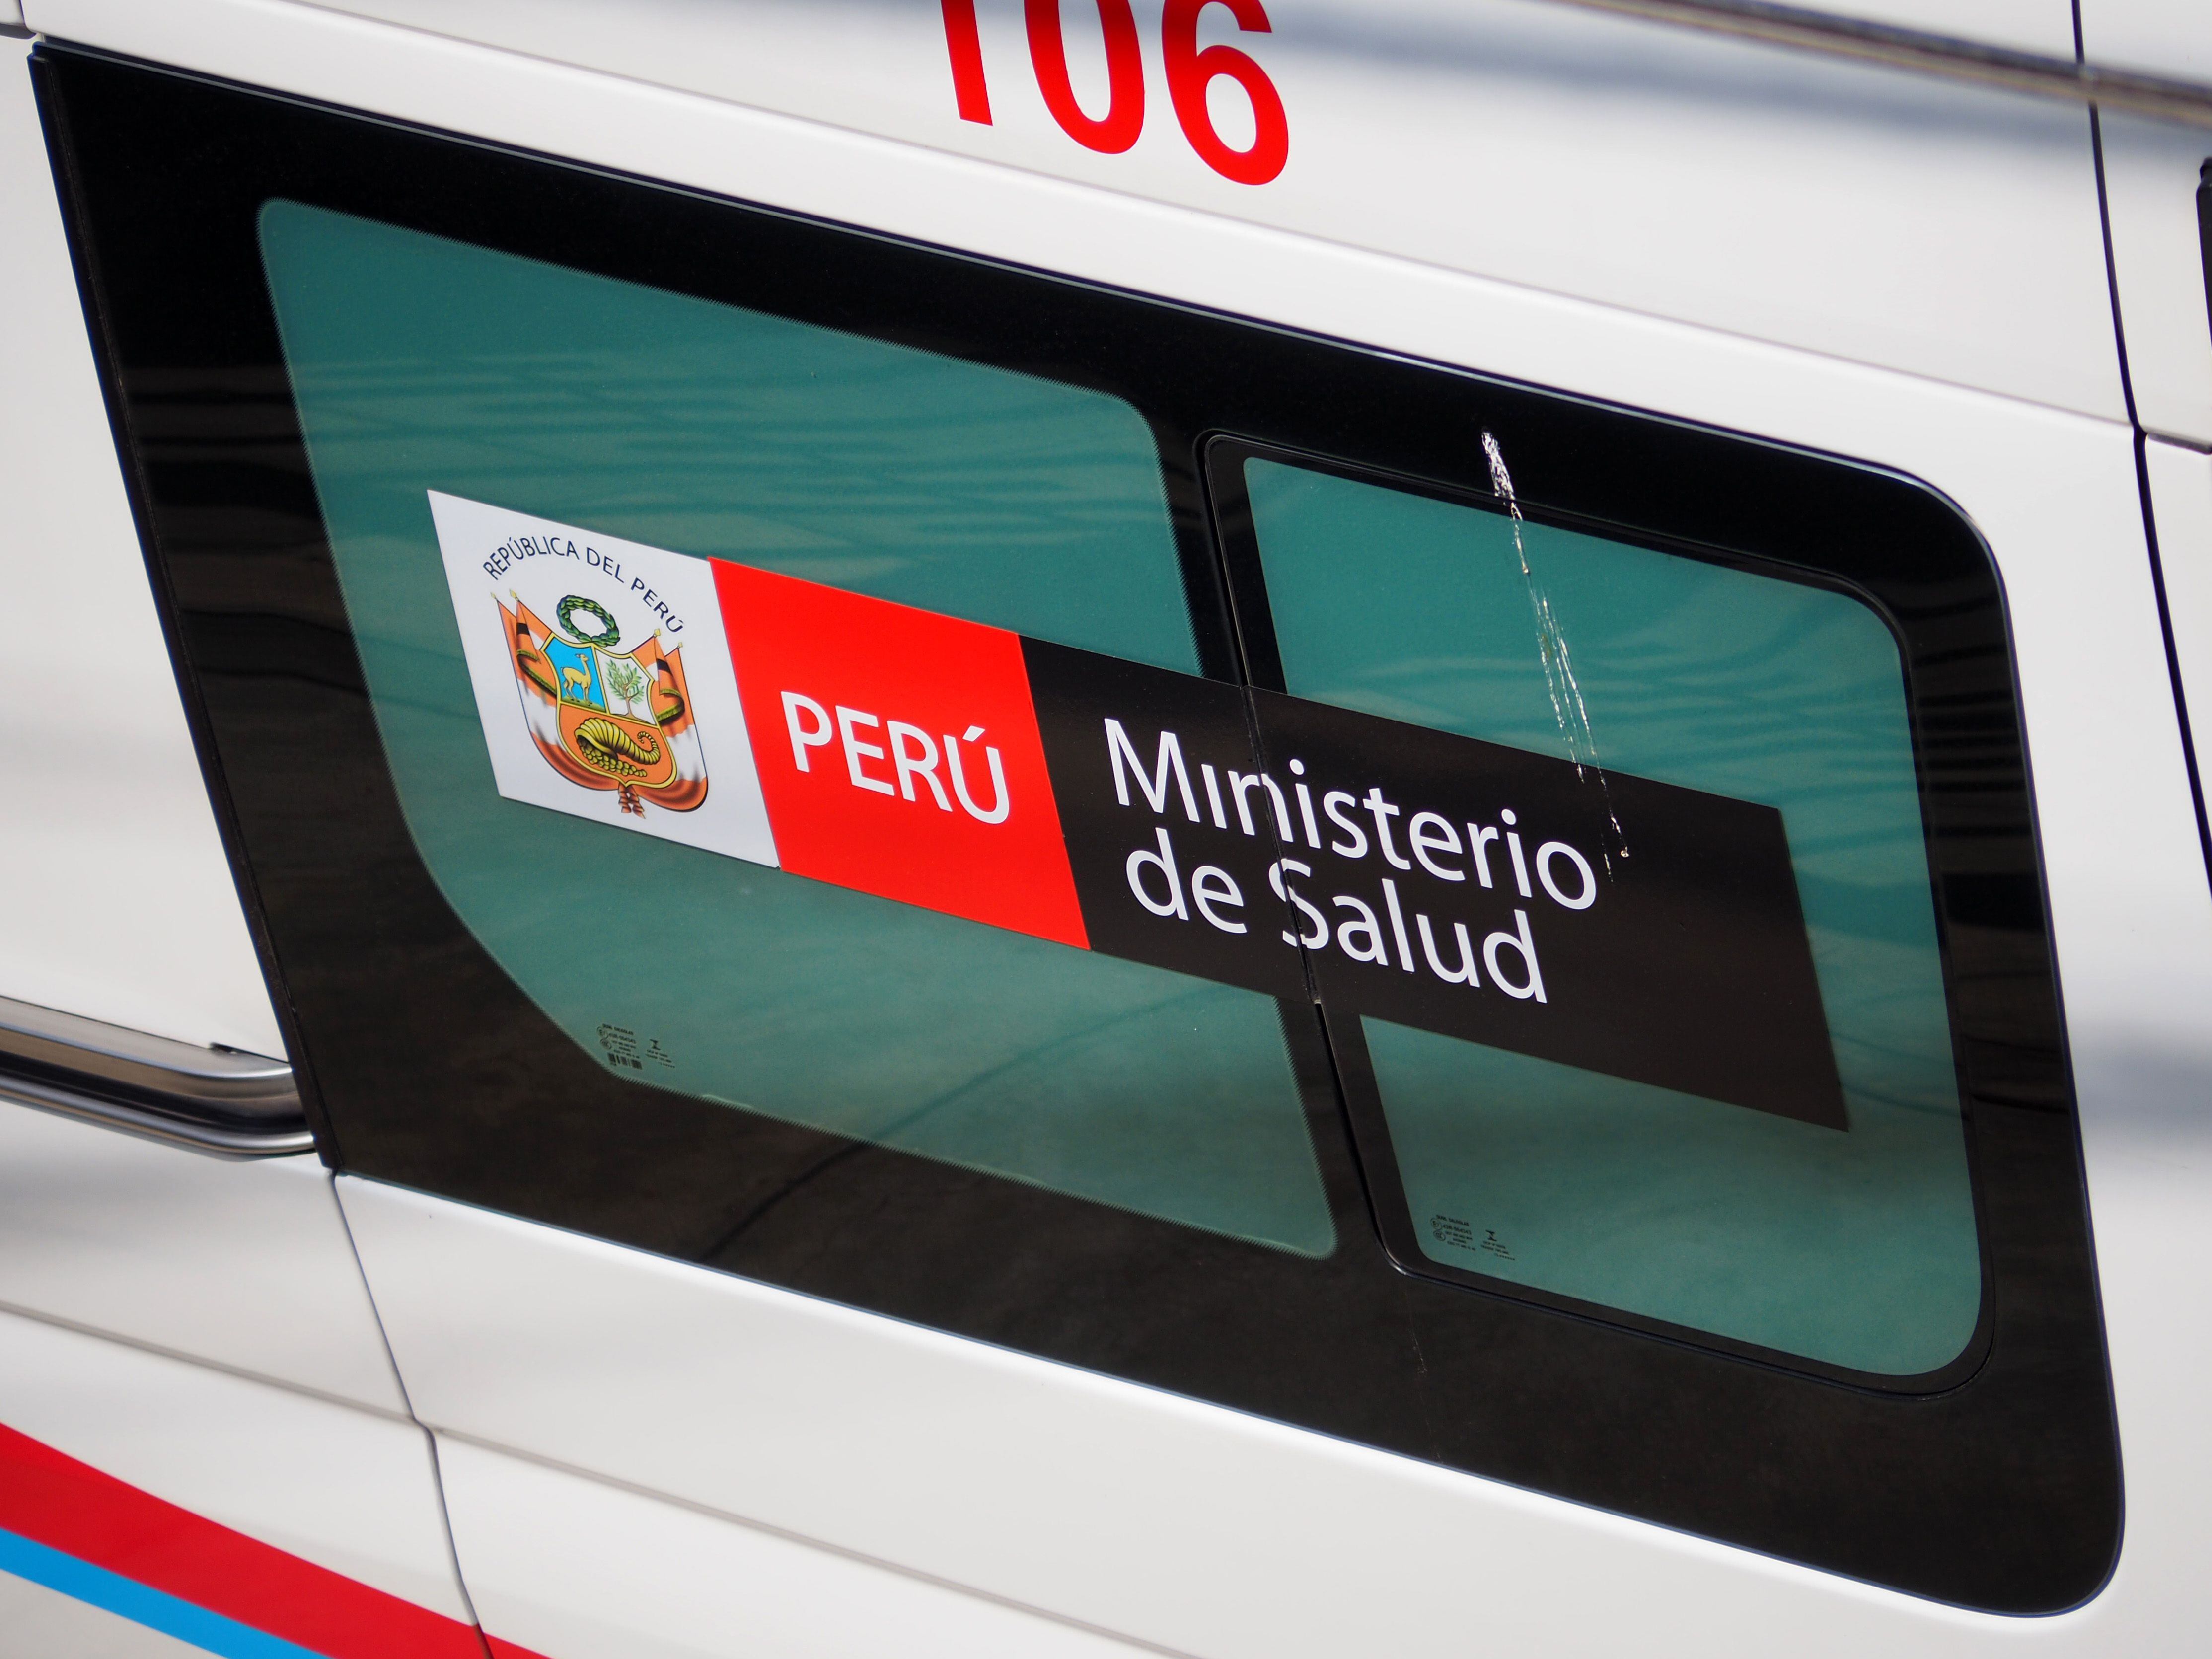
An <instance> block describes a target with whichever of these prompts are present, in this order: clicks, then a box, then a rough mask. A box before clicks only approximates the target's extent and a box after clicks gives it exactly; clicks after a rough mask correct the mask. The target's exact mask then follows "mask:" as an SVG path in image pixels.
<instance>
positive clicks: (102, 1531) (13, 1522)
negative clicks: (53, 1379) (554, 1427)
mask: <svg viewBox="0 0 2212 1659" xmlns="http://www.w3.org/2000/svg"><path fill="white" fill-rule="evenodd" d="M331 1501H332V1502H334V1503H343V1501H344V1496H343V1493H334V1494H332V1499H331ZM0 1527H4V1528H7V1529H8V1530H9V1531H10V1532H13V1533H17V1534H21V1536H23V1537H25V1538H29V1539H33V1540H34V1541H37V1542H39V1543H41V1544H44V1545H46V1547H48V1548H50V1549H57V1550H60V1551H62V1552H63V1553H65V1554H69V1555H74V1556H76V1558H77V1559H79V1560H82V1561H89V1562H91V1563H92V1564H93V1565H94V1566H100V1567H105V1568H106V1569H107V1571H110V1572H113V1573H119V1574H121V1575H122V1576H123V1577H126V1578H132V1579H136V1580H137V1582H138V1583H142V1584H145V1585H149V1586H150V1587H151V1588H153V1589H158V1590H161V1591H163V1592H165V1593H166V1594H167V1595H173V1596H175V1597H177V1598H178V1599H179V1601H190V1602H191V1603H192V1604H193V1605H194V1606H196V1607H205V1608H206V1609H207V1610H208V1611H209V1612H210V1613H221V1614H222V1616H223V1617H224V1618H226V1619H234V1620H237V1621H238V1622H239V1623H240V1624H241V1625H250V1626H252V1627H253V1628H254V1629H256V1630H258V1631H265V1632H268V1633H269V1634H270V1635H271V1636H277V1637H282V1638H283V1639H284V1640H285V1641H288V1642H294V1643H297V1644H299V1645H300V1646H301V1647H303V1648H308V1649H311V1650H313V1651H314V1652H316V1653H319V1654H325V1655H328V1656H329V1659H400V1656H404V1659H418V1656H420V1659H483V1647H482V1645H481V1644H479V1642H478V1640H477V1630H476V1626H473V1625H466V1624H463V1623H461V1622H460V1621H459V1620H454V1619H448V1618H447V1617H446V1615H445V1614H443V1613H434V1612H432V1611H431V1610H430V1609H429V1608H428V1607H418V1606H416V1604H415V1603H414V1602H412V1601H406V1600H404V1598H402V1597H400V1596H397V1595H388V1594H386V1592H385V1591H383V1590H380V1589H374V1588H373V1587H372V1586H370V1585H368V1584H364V1583H361V1582H360V1581H359V1580H357V1579H353V1578H348V1577H345V1575H344V1574H343V1573H337V1572H332V1571H331V1570H330V1569H329V1568H327V1567H319V1566H317V1565H315V1564H314V1563H313V1562H312V1561H304V1560H302V1559H300V1558H299V1557H298V1556H296V1555H291V1554H288V1553H286V1552H284V1551H283V1550H280V1549H278V1548H276V1547H274V1546H273V1545H270V1544H264V1543H263V1542H261V1541H259V1540H258V1539H255V1538H249V1537H247V1536H246V1534H244V1533H242V1532H234V1531H233V1530H232V1529H231V1528H228V1527H226V1526H223V1525H222V1524H221V1523H220V1522H215V1521H210V1520H209V1519H208V1518H207V1517H206V1516H203V1515H196V1514H194V1513H193V1512H192V1511H191V1510H187V1509H180V1508H179V1507H178V1506H177V1505H176V1504H172V1503H170V1502H168V1501H167V1499H165V1498H156V1497H155V1496H154V1495H153V1494H152V1493H151V1492H142V1491H140V1490H139V1489H138V1488H137V1487H136V1486H131V1485H129V1484H128V1483H126V1482H125V1481H121V1480H117V1479H116V1478H115V1477H114V1476H113V1475H112V1474H103V1473H101V1472H100V1470H98V1469H96V1468H93V1467H92V1466H91V1465H90V1464H88V1463H80V1462H77V1460H76V1459H75V1458H73V1457H70V1456H69V1455H66V1454H64V1453H62V1452H58V1451H56V1450H55V1449H53V1448H52V1447H51V1446H48V1445H45V1444H42V1443H40V1442H39V1441H36V1440H33V1439H32V1438H31V1437H29V1436H27V1435H24V1434H20V1433H18V1432H17V1431H15V1430H14V1429H11V1428H9V1427H7V1426H6V1425H0ZM507 1656H508V1659H534V1656H530V1655H528V1654H526V1652H525V1650H522V1649H520V1648H515V1647H513V1646H511V1645H508V1646H507Z"/></svg>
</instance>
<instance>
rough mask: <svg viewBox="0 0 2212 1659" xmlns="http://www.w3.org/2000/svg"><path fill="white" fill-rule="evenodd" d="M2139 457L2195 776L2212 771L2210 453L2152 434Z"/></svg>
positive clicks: (2211, 506)
mask: <svg viewBox="0 0 2212 1659" xmlns="http://www.w3.org/2000/svg"><path fill="white" fill-rule="evenodd" d="M2143 461H2144V464H2145V466H2146V469H2147V470H2148V472H2149V475H2150V496H2151V514H2152V519H2153V521H2154V524H2155V525H2156V526H2157V528H2158V561H2159V568H2160V571H2161V573H2162V574H2164V576H2165V579H2166V612H2167V616H2168V618H2169V620H2170V623H2171V625H2172V632H2173V651H2174V658H2175V660H2176V661H2177V662H2178V663H2179V665H2180V668H2181V680H2182V686H2183V689H2184V695H2185V697H2186V699H2187V702H2188V708H2189V726H2190V737H2191V741H2192V742H2193V743H2194V744H2195V746H2196V751H2197V775H2198V776H2199V777H2200V778H2201V777H2203V776H2204V775H2206V774H2207V772H2208V771H2212V455H2208V454H2206V453H2204V452H2203V450H2200V449H2187V448H2184V447H2182V446H2180V445H2179V444H2170V443H2160V442H2159V441H2157V440H2155V439H2154V440H2152V441H2150V442H2149V443H2148V444H2147V445H2145V446H2144V449H2143Z"/></svg>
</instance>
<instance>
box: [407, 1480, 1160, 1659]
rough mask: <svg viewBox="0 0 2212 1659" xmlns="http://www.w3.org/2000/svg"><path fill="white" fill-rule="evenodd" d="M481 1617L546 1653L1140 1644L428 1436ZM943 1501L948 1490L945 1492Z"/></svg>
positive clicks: (1013, 1654) (1113, 1651) (1011, 1649)
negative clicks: (456, 1519)
mask: <svg viewBox="0 0 2212 1659" xmlns="http://www.w3.org/2000/svg"><path fill="white" fill-rule="evenodd" d="M439 1464H440V1467H441V1470H442V1471H443V1474H444V1478H445V1484H446V1492H447V1500H448V1502H449V1503H450V1504H452V1505H453V1511H454V1513H455V1514H456V1515H457V1516H460V1517H461V1518H462V1519H461V1529H460V1530H459V1533H458V1534H456V1536H455V1539H454V1542H455V1545H456V1547H458V1549H459V1554H460V1559H461V1564H462V1571H464V1572H465V1574H466V1575H467V1577H468V1582H469V1587H470V1592H471V1596H472V1598H473V1599H474V1601H475V1602H476V1606H477V1614H478V1616H479V1617H480V1618H481V1619H482V1620H483V1625H484V1629H485V1630H486V1631H487V1632H489V1633H490V1634H491V1635H493V1636H495V1637H497V1638H501V1639H503V1640H506V1641H510V1642H515V1643H519V1644H521V1645H522V1646H524V1647H526V1648H531V1649H533V1650H537V1651H538V1652H542V1653H547V1654H557V1655H558V1656H560V1659H694V1656H697V1655H702V1654H721V1653H743V1654H744V1655H746V1656H748V1659H865V1656H872V1655H876V1654H881V1653H884V1652H885V1651H887V1650H895V1651H896V1652H897V1653H898V1654H899V1655H901V1656H902V1659H940V1656H941V1659H1112V1656H1115V1655H1117V1654H1118V1655H1124V1656H1131V1655H1133V1654H1135V1653H1137V1652H1139V1651H1141V1650H1138V1649H1133V1648H1131V1647H1129V1646H1128V1645H1127V1644H1124V1643H1121V1642H1116V1641H1113V1640H1111V1639H1109V1638H1106V1637H1103V1636H1101V1635H1099V1634H1098V1633H1097V1632H1093V1631H1086V1630H1082V1629H1079V1628H1077V1627H1075V1626H1070V1625H1067V1624H1064V1623H1061V1622H1060V1621H1058V1620H1050V1619H1042V1618H1039V1617H1038V1616H1037V1615H1036V1614H1035V1613H1029V1612H1025V1611H1024V1610H1023V1609H1021V1608H1019V1607H1008V1606H1006V1605H1005V1604H1004V1603H1001V1602H997V1601H988V1600H986V1599H984V1598H982V1597H980V1596H975V1595H966V1594H963V1593H962V1592H961V1591H959V1590H957V1589H951V1588H949V1587H947V1586H945V1585H943V1584H938V1583H931V1582H930V1581H929V1580H927V1579H926V1578H918V1577H915V1576H913V1575H912V1574H908V1573H901V1572H894V1571H888V1570H887V1569H885V1568H883V1567H881V1566H878V1565H873V1564H871V1563H869V1562H866V1561H861V1560H858V1559H854V1558H853V1557H850V1556H843V1555H836V1554H833V1553H829V1552H828V1551H824V1550H822V1549H818V1548H815V1547H811V1546H810V1545H807V1544H805V1543H802V1542H799V1541H797V1540H794V1539H791V1538H787V1537H782V1536H780V1535H778V1534H775V1533H772V1532H765V1531H763V1530H762V1529H760V1528H757V1527H745V1526H738V1525H733V1524H732V1522H728V1521H726V1520H723V1519H720V1518H719V1517H717V1516H711V1515H706V1514H702V1513H701V1512H700V1511H699V1510H695V1509H690V1508H686V1507H684V1506H682V1505H680V1504H669V1503H664V1502H660V1501H659V1500H657V1499H654V1498H648V1497H646V1496H644V1495H643V1494H641V1493H639V1492H629V1491H625V1490H624V1489H623V1488H622V1487H619V1486H608V1485H606V1484H605V1483H603V1482H600V1481H597V1480H580V1479H578V1478H577V1477H576V1476H574V1475H573V1474H568V1473H565V1472H563V1471H560V1470H556V1469H549V1468H544V1467H543V1466H542V1465H539V1464H536V1463H531V1462H525V1461H523V1460H521V1459H520V1458H514V1457H508V1456H505V1455H501V1454H500V1453H498V1452H495V1451H489V1450H486V1449H484V1448H483V1447H480V1446H474V1445H471V1444H469V1443H466V1442H464V1441H455V1440H452V1439H447V1440H444V1441H442V1442H441V1445H440V1449H439ZM946 1499H947V1503H948V1504H956V1503H957V1501H958V1500H957V1496H956V1495H954V1494H951V1493H948V1494H946Z"/></svg>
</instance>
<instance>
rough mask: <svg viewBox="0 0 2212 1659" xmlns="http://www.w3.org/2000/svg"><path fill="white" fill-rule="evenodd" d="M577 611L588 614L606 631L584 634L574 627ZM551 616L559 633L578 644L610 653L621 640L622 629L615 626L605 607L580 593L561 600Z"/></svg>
mask: <svg viewBox="0 0 2212 1659" xmlns="http://www.w3.org/2000/svg"><path fill="white" fill-rule="evenodd" d="M578 611H585V612H586V613H588V614H589V615H590V616H591V617H592V618H593V619H594V620H595V621H597V622H598V623H600V625H601V626H602V627H604V628H605V629H606V631H605V633H603V634H586V632H584V630H583V629H580V628H579V627H577V626H576V620H575V618H576V613H577V612H578ZM553 614H554V616H555V617H556V618H557V619H558V620H559V622H560V623H561V631H562V633H564V634H566V635H568V636H569V637H570V638H571V639H573V640H575V641H577V642H578V643H579V644H582V645H589V646H596V647H598V648H599V649H600V650H602V651H611V650H612V649H613V648H614V646H615V644H616V642H617V641H619V640H620V639H621V638H622V629H619V628H617V627H616V626H615V619H614V618H613V617H611V616H610V615H609V614H608V613H607V608H606V606H605V605H601V604H600V603H599V601H598V600H597V599H586V598H584V597H583V595H581V594H580V593H571V594H570V595H569V596H568V598H567V599H563V600H562V601H561V603H560V604H559V605H556V606H555V607H554V611H553Z"/></svg>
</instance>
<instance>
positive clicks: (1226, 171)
mask: <svg viewBox="0 0 2212 1659" xmlns="http://www.w3.org/2000/svg"><path fill="white" fill-rule="evenodd" d="M1095 3H1096V4H1097V7H1098V21H1099V24H1100V26H1101V27H1102V28H1103V30H1104V32H1105V36H1106V85H1107V99H1106V113H1105V114H1104V115H1103V116H1101V117H1099V118H1097V119H1096V120H1093V119H1092V118H1091V117H1090V116H1088V115H1085V113H1084V112H1083V106H1081V105H1079V104H1078V103H1077V102H1076V101H1075V88H1074V87H1073V85H1072V84H1071V83H1070V82H1069V81H1068V78H1067V48H1066V42H1065V41H1063V40H1061V38H1060V0H1023V6H1022V11H1023V16H1024V21H1026V22H1027V23H1028V25H1029V37H1030V66H1031V67H1032V68H1033V69H1035V70H1036V80H1037V90H1038V91H1039V92H1041V93H1042V94H1044V102H1045V107H1046V108H1047V109H1048V110H1050V111H1051V112H1052V118H1053V119H1054V120H1055V121H1057V122H1059V123H1060V130H1061V131H1064V132H1066V134H1067V136H1068V137H1071V138H1073V139H1074V140H1075V142H1076V143H1079V144H1081V145H1082V146H1084V147H1085V149H1095V150H1097V151H1099V152H1100V153H1101V154H1103V155H1120V154H1121V152H1122V151H1123V150H1125V149H1128V148H1129V147H1130V146H1131V145H1132V144H1133V143H1136V142H1137V135H1138V134H1139V132H1141V131H1143V130H1144V125H1145V65H1144V59H1143V58H1142V57H1141V55H1140V54H1139V51H1138V47H1137V20H1136V18H1135V17H1134V16H1133V15H1131V13H1130V10H1129V0H1095ZM944 6H945V48H946V50H947V51H948V52H949V53H950V54H951V58H952V93H953V97H954V98H955V100H957V103H958V106H959V110H960V118H961V119H962V120H963V121H980V122H982V123H984V124H985V125H988V124H989V122H990V119H991V94H990V90H989V88H987V86H986V85H985V84H984V81H983V46H982V41H981V37H980V35H979V34H978V33H977V30H976V27H975V0H944ZM1208 6H1226V7H1227V8H1228V9H1229V15H1231V16H1232V17H1234V18H1235V19H1236V20H1237V27H1239V28H1241V29H1243V31H1244V32H1245V33H1248V34H1266V33H1269V25H1268V22H1267V9H1266V8H1265V7H1264V6H1263V5H1262V4H1261V0H1167V6H1166V9H1165V11H1164V14H1163V15H1162V16H1161V18H1160V52H1161V55H1162V57H1163V58H1165V59H1166V63H1167V72H1168V97H1169V100H1170V101H1171V102H1172V103H1173V104H1174V105H1175V112H1176V121H1177V122H1178V123H1179V124H1180V125H1182V131H1183V137H1186V138H1188V139H1189V140H1190V147H1191V148H1192V149H1194V150H1196V151H1197V152H1198V155H1199V159H1200V161H1204V162H1205V163H1206V166H1208V167H1212V169H1213V170H1214V171H1215V172H1216V173H1219V174H1220V175H1221V176H1222V177H1223V178H1225V179H1231V180H1233V181H1235V182H1236V183H1237V184H1240V185H1264V184H1266V183H1267V181H1268V180H1269V179H1273V177H1274V176H1275V175H1276V174H1277V173H1280V172H1281V171H1282V170H1283V163H1284V162H1285V161H1288V160H1290V155H1291V126H1290V121H1289V119H1288V118H1286V117H1285V115H1284V113H1283V100H1282V95H1281V94H1279V93H1278V92H1277V91H1276V90H1275V83H1274V82H1272V81H1270V80H1269V79H1268V78H1267V70H1263V69H1261V67H1260V66H1259V64H1255V63H1254V62H1253V61H1252V59H1251V58H1249V57H1247V56H1246V55H1245V54H1244V53H1243V52H1239V51H1237V48H1236V47H1234V46H1208V47H1206V50H1205V51H1203V52H1200V50H1199V47H1198V20H1199V15H1200V13H1202V12H1203V11H1205V9H1206V8H1207V7H1208ZM1221 75H1225V76H1228V77H1229V78H1230V79H1231V80H1232V81H1234V82H1237V85H1238V86H1240V87H1242V88H1243V89H1244V95H1245V96H1246V97H1247V98H1249V99H1250V100H1252V125H1253V135H1252V145H1251V148H1250V149H1231V148H1230V146H1229V145H1228V144H1227V143H1225V142H1224V141H1223V139H1222V137H1221V135H1220V134H1219V133H1218V132H1216V131H1214V130H1213V118H1212V115H1211V113H1209V112H1208V111H1207V109H1206V88H1208V87H1209V86H1211V85H1212V82H1213V79H1214V77H1215V76H1221Z"/></svg>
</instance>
